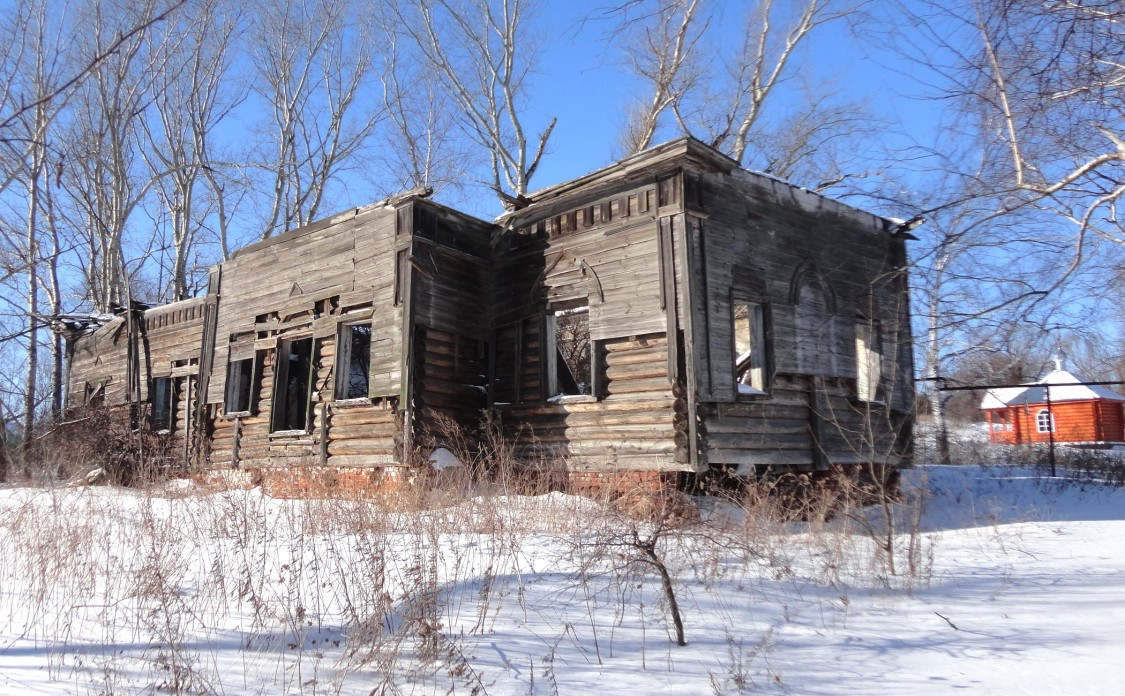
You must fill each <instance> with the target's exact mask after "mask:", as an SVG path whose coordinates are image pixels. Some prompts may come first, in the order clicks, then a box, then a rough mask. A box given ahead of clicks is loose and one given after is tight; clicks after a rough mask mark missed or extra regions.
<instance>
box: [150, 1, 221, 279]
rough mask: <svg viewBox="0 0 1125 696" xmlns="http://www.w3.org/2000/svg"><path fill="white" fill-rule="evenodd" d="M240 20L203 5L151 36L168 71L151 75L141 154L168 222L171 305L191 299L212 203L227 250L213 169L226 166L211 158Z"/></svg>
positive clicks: (212, 5)
mask: <svg viewBox="0 0 1125 696" xmlns="http://www.w3.org/2000/svg"><path fill="white" fill-rule="evenodd" d="M238 21H239V15H238V13H236V12H233V11H231V10H228V9H224V7H223V6H222V5H221V4H220V3H219V2H217V0H204V1H203V2H200V3H199V4H198V5H195V6H192V7H190V8H188V9H186V10H185V11H184V12H181V13H180V14H179V15H178V16H177V17H176V18H175V20H174V21H173V22H170V23H168V24H167V26H166V29H165V31H164V32H161V33H160V34H159V35H157V34H155V33H153V32H150V34H149V37H150V40H151V44H152V49H151V50H152V51H153V52H154V53H155V54H157V55H159V56H160V57H159V59H158V62H159V63H160V64H162V65H164V66H167V67H166V68H165V69H164V70H162V71H160V72H159V73H157V74H156V75H154V76H153V80H152V83H151V85H150V89H151V90H152V99H153V107H154V108H153V110H152V115H153V120H154V121H155V123H152V124H149V123H147V122H142V123H143V125H144V127H145V129H146V135H147V140H148V141H149V143H151V147H146V148H145V149H144V150H143V153H144V156H145V158H146V159H147V160H148V161H149V166H150V169H151V170H152V175H153V177H155V178H156V180H157V186H156V191H157V192H158V194H159V197H160V200H161V205H162V207H163V208H164V210H165V211H166V215H167V216H168V218H170V228H171V236H172V240H171V241H172V259H171V264H170V265H171V268H170V269H169V274H168V275H169V278H168V287H167V295H166V297H167V298H168V299H170V300H172V301H175V300H182V299H184V298H186V297H188V296H189V294H190V291H191V283H190V277H191V274H192V270H193V269H191V268H189V262H190V259H191V257H192V255H193V253H194V252H195V251H196V249H197V246H198V245H199V244H200V242H201V241H202V240H201V237H202V235H203V234H204V232H205V226H206V219H205V218H206V217H208V213H210V212H211V210H212V205H215V206H217V207H218V213H217V217H218V220H217V228H218V229H217V232H218V234H217V236H218V237H219V242H220V246H221V247H222V248H223V249H224V251H225V247H226V244H225V237H226V234H225V231H226V224H227V221H226V215H225V213H226V210H225V199H224V194H225V190H224V188H223V187H222V186H218V185H217V181H218V175H217V174H216V172H215V170H216V169H219V168H221V167H222V166H223V165H222V164H220V163H218V162H215V161H214V160H213V159H212V157H211V153H212V151H213V149H214V143H213V140H214V138H215V135H214V133H215V130H216V128H217V127H218V126H219V125H220V123H222V121H223V120H224V119H225V118H226V117H227V115H228V114H229V113H230V112H231V110H232V109H233V108H234V107H235V106H236V105H237V104H238V103H239V101H240V100H241V95H239V94H237V93H232V91H231V90H230V89H229V87H228V86H227V85H228V84H229V82H228V78H229V76H230V71H231V67H232V63H233V60H234V50H233V47H232V42H233V40H234V38H235V36H236V31H237V28H238ZM208 184H210V185H208ZM208 193H210V194H211V195H210V196H208V195H207V194H208ZM224 256H225V253H224Z"/></svg>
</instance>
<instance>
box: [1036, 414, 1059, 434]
mask: <svg viewBox="0 0 1125 696" xmlns="http://www.w3.org/2000/svg"><path fill="white" fill-rule="evenodd" d="M1035 429H1036V430H1038V431H1039V432H1041V433H1051V432H1054V431H1055V417H1054V414H1052V413H1051V412H1050V411H1048V410H1047V409H1042V410H1041V411H1039V412H1038V413H1036V414H1035Z"/></svg>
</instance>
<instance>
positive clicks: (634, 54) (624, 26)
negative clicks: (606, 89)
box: [610, 0, 710, 153]
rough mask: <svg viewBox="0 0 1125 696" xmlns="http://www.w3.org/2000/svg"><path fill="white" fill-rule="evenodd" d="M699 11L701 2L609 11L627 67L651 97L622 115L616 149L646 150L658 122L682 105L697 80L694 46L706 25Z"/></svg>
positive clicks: (665, 0) (671, 0)
mask: <svg viewBox="0 0 1125 696" xmlns="http://www.w3.org/2000/svg"><path fill="white" fill-rule="evenodd" d="M701 5H702V0H659V1H658V2H656V3H655V4H652V5H651V6H650V5H649V4H647V3H643V2H631V3H626V4H625V5H622V6H620V7H617V8H613V9H612V10H611V11H610V14H616V15H619V16H620V17H621V22H620V23H618V25H617V26H616V27H615V33H617V34H620V33H622V32H623V31H624V33H625V36H627V37H628V38H627V40H626V41H625V46H626V47H627V48H626V57H627V60H628V61H629V67H630V68H631V70H632V71H633V73H635V74H636V75H639V76H640V77H641V78H643V79H644V80H645V82H646V83H647V84H648V86H649V88H650V91H651V93H650V94H648V95H647V96H646V97H644V98H641V99H638V100H637V101H636V102H634V103H633V105H632V106H631V107H630V108H629V111H628V113H627V114H626V125H625V130H624V133H623V134H622V139H623V143H622V144H623V145H624V147H625V149H626V151H627V152H629V153H633V152H640V151H641V150H643V149H645V148H647V147H648V146H649V145H651V144H652V139H653V136H655V135H656V129H657V126H658V125H659V123H660V120H661V116H662V115H663V114H664V113H666V112H668V111H669V110H670V108H671V107H673V106H674V105H676V104H677V103H679V102H680V101H681V100H683V99H684V97H685V96H686V95H687V94H688V93H689V92H690V91H691V90H692V89H694V88H695V86H696V84H697V82H698V80H699V78H700V71H701V67H700V66H701V63H702V61H701V60H700V56H699V55H697V53H698V51H699V46H698V44H699V41H700V39H701V38H702V37H703V35H704V33H705V32H706V31H707V27H708V24H709V22H710V18H709V17H707V16H704V15H703V13H702V12H700V7H701ZM635 14H640V15H641V17H636V16H634V15H635Z"/></svg>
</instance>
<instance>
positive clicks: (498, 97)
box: [399, 0, 556, 207]
mask: <svg viewBox="0 0 1125 696" xmlns="http://www.w3.org/2000/svg"><path fill="white" fill-rule="evenodd" d="M533 8H534V5H533V2H532V0H400V4H399V15H400V21H401V24H402V26H403V28H404V30H405V31H406V32H407V33H408V35H409V36H410V37H411V38H412V39H413V41H414V43H415V45H416V46H417V47H418V49H419V50H420V51H421V53H422V55H423V56H425V59H426V62H427V63H428V65H429V67H430V69H431V70H432V71H433V72H434V74H436V75H437V76H438V77H439V78H440V80H441V83H442V86H443V87H444V88H445V90H446V92H447V93H448V94H449V96H450V98H451V99H453V100H454V101H455V102H456V104H457V106H458V109H459V112H460V113H459V118H460V123H461V125H462V127H463V128H464V129H465V131H466V132H467V133H468V134H469V136H470V137H471V138H472V139H473V141H474V142H475V143H476V144H477V145H478V146H479V147H480V148H481V149H482V150H483V151H484V152H486V153H487V156H488V161H489V170H490V171H489V179H488V181H487V185H488V186H489V188H490V189H491V190H492V191H493V192H494V193H496V195H497V197H499V198H500V200H501V202H503V203H504V204H505V206H508V207H511V206H513V205H519V204H520V201H519V199H520V197H521V196H523V195H524V194H526V193H527V192H528V190H529V186H530V183H531V180H532V178H533V177H534V176H535V171H536V169H538V167H539V163H540V161H541V160H542V158H543V154H544V152H545V151H546V147H547V142H548V140H550V137H551V131H552V130H554V127H555V123H556V119H554V118H552V119H551V121H550V122H549V123H548V124H547V125H546V127H545V128H544V129H543V130H542V131H541V132H540V133H539V134H538V135H537V136H529V135H528V126H527V123H526V121H527V115H526V113H525V112H524V101H525V99H526V98H527V82H526V79H527V76H528V73H529V71H530V70H531V69H532V68H533V67H534V64H535V50H534V48H533V46H534V41H533V40H532V38H531V37H530V36H529V33H528V31H529V25H528V23H529V21H530V19H531V17H530V14H531V12H532V10H533Z"/></svg>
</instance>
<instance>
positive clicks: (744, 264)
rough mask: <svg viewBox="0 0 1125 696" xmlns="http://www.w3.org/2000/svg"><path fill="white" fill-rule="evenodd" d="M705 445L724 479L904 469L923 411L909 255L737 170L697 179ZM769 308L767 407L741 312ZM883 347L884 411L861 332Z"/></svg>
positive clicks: (852, 219) (860, 223)
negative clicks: (863, 327)
mask: <svg viewBox="0 0 1125 696" xmlns="http://www.w3.org/2000/svg"><path fill="white" fill-rule="evenodd" d="M686 177H687V178H686V182H687V184H686V185H685V194H684V195H685V197H686V199H687V201H686V203H687V205H686V213H685V220H684V221H683V223H682V224H681V225H680V226H679V234H682V235H683V236H684V237H685V246H686V247H687V254H688V258H689V264H690V267H691V269H692V273H691V278H690V279H689V280H688V287H687V290H686V291H687V293H688V294H689V295H690V297H691V299H692V301H691V305H692V315H691V317H690V318H689V319H690V324H691V330H692V334H693V340H692V349H693V351H692V352H693V362H694V365H695V378H696V382H697V384H696V393H697V394H698V398H699V400H700V404H701V406H700V425H699V428H700V438H701V441H702V445H701V447H702V448H703V449H704V450H705V451H706V462H707V463H708V464H709V465H710V466H711V467H714V468H722V469H725V470H731V471H739V472H741V473H743V474H746V473H752V472H753V471H754V470H756V469H759V468H763V467H769V466H772V467H775V468H776V467H794V466H795V467H798V468H824V467H826V466H828V465H830V464H841V463H855V462H865V461H888V462H898V461H899V457H900V455H901V454H902V453H903V451H904V449H905V447H906V442H907V441H908V440H909V433H908V432H905V431H904V428H906V427H907V417H906V413H907V412H909V411H910V410H911V408H912V407H913V388H912V377H911V375H912V370H913V368H912V364H911V357H910V356H911V354H910V329H909V321H908V316H909V314H908V307H907V305H906V292H907V286H906V277H905V270H904V269H905V252H904V250H903V247H902V241H901V240H899V239H894V238H892V236H891V234H890V231H889V230H888V229H887V225H886V223H885V222H884V221H883V220H882V219H881V218H877V217H875V216H873V215H870V214H867V213H864V212H861V211H858V210H855V209H852V208H849V207H847V206H844V205H842V204H839V203H836V202H833V201H831V200H829V199H826V198H824V197H822V196H818V195H816V194H812V193H810V192H807V191H804V190H802V189H798V188H795V187H792V186H789V185H787V184H784V183H782V182H779V181H776V180H773V179H770V178H768V177H764V176H760V175H754V174H751V173H749V172H745V171H742V170H738V169H734V170H731V171H730V172H729V173H727V172H713V171H712V172H707V171H690V172H688V174H687V175H686ZM738 301H742V302H753V303H761V304H763V305H765V306H766V307H767V312H768V315H769V325H770V329H769V340H768V343H769V345H770V347H771V360H770V364H771V367H772V374H771V388H770V393H769V395H767V396H758V395H744V394H739V393H738V389H737V384H736V382H735V370H734V361H735V354H734V338H733V335H732V329H733V320H732V309H733V305H734V303H736V302H738ZM860 323H864V324H869V325H875V326H877V327H878V329H879V332H880V334H881V336H882V341H881V343H882V351H883V374H884V378H885V379H884V383H885V386H886V390H885V396H884V398H883V399H882V400H881V402H867V401H864V400H862V399H860V398H859V395H858V393H857V390H856V376H857V372H856V369H857V367H856V366H857V355H856V347H855V345H856V326H857V325H858V324H860Z"/></svg>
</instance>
